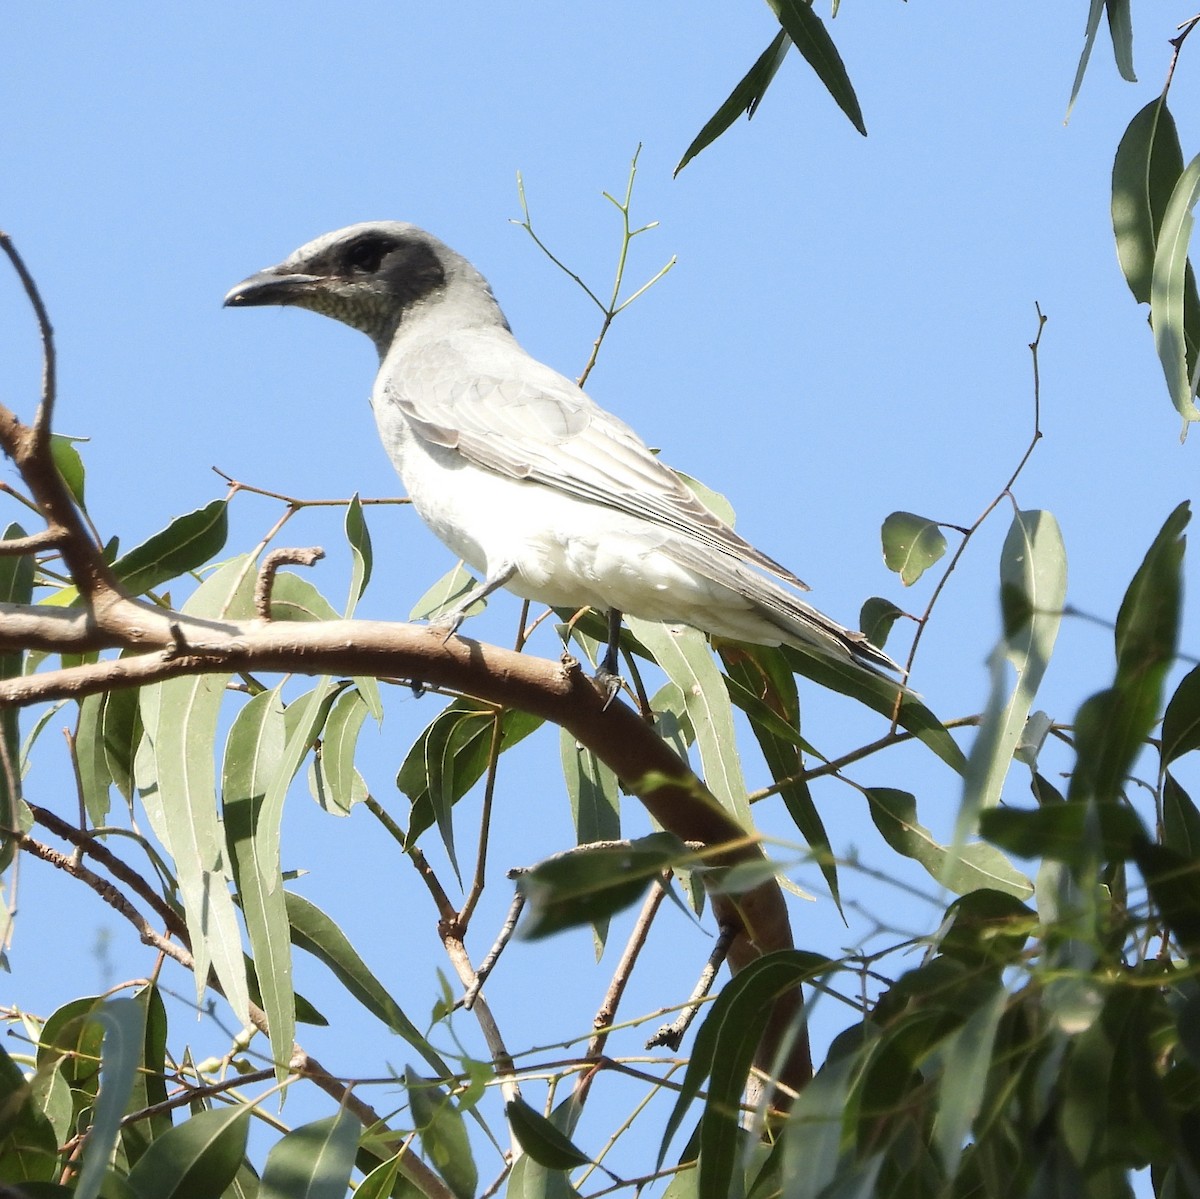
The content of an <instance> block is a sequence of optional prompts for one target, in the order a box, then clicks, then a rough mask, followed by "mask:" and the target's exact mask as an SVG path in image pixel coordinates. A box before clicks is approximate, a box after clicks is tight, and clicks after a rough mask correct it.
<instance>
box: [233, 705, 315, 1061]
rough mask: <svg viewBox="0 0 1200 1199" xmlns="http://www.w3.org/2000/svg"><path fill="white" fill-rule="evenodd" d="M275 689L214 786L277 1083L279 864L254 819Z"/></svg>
mask: <svg viewBox="0 0 1200 1199" xmlns="http://www.w3.org/2000/svg"><path fill="white" fill-rule="evenodd" d="M282 688H283V684H282V683H281V684H280V685H279V686H278V687H276V688H275V690H273V691H263V692H260V693H259V694H258V695H256V696H254V697H253V699H251V700H250V702H249V703H248V704H246V706H245V707H244V708H242V710H241V711H240V712H239V713H238V714H237V717H236V718H235V720H234V722H233V726H232V727H231V728H230V730H229V737H228V739H227V740H226V742H225V758H224V764H223V767H222V780H221V792H222V796H223V800H224V813H225V839H226V843H227V845H228V847H229V858H230V862H231V864H232V867H233V877H234V880H235V881H236V883H237V889H238V897H239V898H240V900H241V905H242V915H243V917H244V918H245V921H246V932H247V934H248V936H249V939H250V949H251V952H252V953H253V955H254V973H255V975H256V977H257V979H258V985H259V990H260V995H261V1002H262V1006H263V1008H264V1010H265V1011H266V1013H267V1024H268V1027H269V1028H270V1032H271V1045H272V1053H273V1057H274V1060H275V1074H276V1077H277V1078H278V1079H279V1080H280V1081H281V1082H282V1081H283V1079H284V1078H286V1077H287V1072H288V1060H289V1058H290V1056H291V1052H290V1051H291V1045H292V1040H293V1038H294V1037H295V1034H296V1004H295V997H294V990H293V982H292V955H291V952H290V949H289V945H288V918H287V909H286V907H285V905H284V898H283V888H282V886H281V885H280V876H279V861H278V858H277V857H273V856H272V853H271V849H270V844H269V839H264V838H263V837H261V836H260V830H262V824H261V820H260V817H261V814H262V808H263V800H264V797H265V795H266V792H267V788H268V786H269V785H270V781H271V779H272V778H274V777H275V774H276V772H277V771H278V770H279V767H280V763H281V762H282V760H283V752H284V746H285V744H286V734H285V731H284V714H283V698H282V695H281V692H282Z"/></svg>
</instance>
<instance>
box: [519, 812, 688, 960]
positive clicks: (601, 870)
mask: <svg viewBox="0 0 1200 1199" xmlns="http://www.w3.org/2000/svg"><path fill="white" fill-rule="evenodd" d="M694 857H695V855H694V854H692V852H691V851H690V850H689V849H687V847H686V846H685V845H684V844H683V842H682V841H680V840H679V838H678V837H676V836H674V835H673V834H672V833H650V834H649V835H648V836H645V837H638V838H637V839H636V840H634V841H630V842H629V843H628V844H625V845H599V846H593V847H586V846H585V847H584V848H582V849H578V850H576V851H574V852H573V853H569V854H562V855H560V856H558V857H554V858H550V859H549V860H547V861H545V862H540V863H539V864H538V865H536V866H534V867H533V868H532V869H531V870H527V871H525V872H524V873H523V874H521V875H519V876H518V878H517V887H518V889H519V890H520V891H521V893H522V894H523V895H524V896H525V898H526V904H525V915H524V917H523V919H522V922H521V930H520V935H521V936H522V937H523V938H525V939H526V940H537V939H539V938H541V937H548V936H550V935H552V934H553V933H556V932H560V931H561V930H562V929H565V928H571V927H573V926H575V925H579V924H592V923H594V922H595V921H597V920H601V919H605V918H607V917H608V916H611V915H613V913H615V912H618V911H620V910H621V909H622V908H626V907H629V906H630V905H631V904H633V903H636V902H637V900H638V899H639V898H640V897H641V895H642V894H643V893H644V892H645V890H646V888H647V886H649V884H650V882H651V881H652V880H653V879H655V878H657V877H658V876H659V875H661V874H662V873H663V871H664V870H668V869H671V868H672V867H674V866H676V865H679V864H681V863H683V864H688V865H691V864H694Z"/></svg>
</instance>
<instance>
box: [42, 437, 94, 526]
mask: <svg viewBox="0 0 1200 1199" xmlns="http://www.w3.org/2000/svg"><path fill="white" fill-rule="evenodd" d="M86 440H87V438H84V437H67V436H66V435H64V434H62V433H51V434H50V457H51V458H53V460H54V465H55V467H56V468H57V470H58V473H59V475H60V477H61V478H62V481H63V482H64V483H65V484H66V485H67V490H68V491H69V492H70V493H71V499H73V500H74V501H75V503H77V504H78V505H79V506H80V507H81V508H82V507H84V502H83V489H84V469H83V459H82V458H81V457H80V456H79V451H78V450H77V449H76V448H75V443H76V442H77V441H86Z"/></svg>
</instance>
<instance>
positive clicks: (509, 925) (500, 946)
mask: <svg viewBox="0 0 1200 1199" xmlns="http://www.w3.org/2000/svg"><path fill="white" fill-rule="evenodd" d="M524 910H525V895H524V892H522V891H514V892H513V898H512V903H510V904H509V905H508V914H507V915H506V916H505V917H504V923H503V924H502V925H501V926H500V931H499V932H498V933H497V934H496V940H495V942H494V943H493V944H492V947H491V949H489V950H488V952H487V956H486V957H485V958H484V959H483V961H482V962H480V963H479V969H478V970H477V971H476V972H475V978H474V980H473V981H472V983H471V985H470V986H469V987H468V988H467V993H466V994H465V995H464V996H463V997H462V1006H463V1007H464V1008H465V1009H466V1010H467V1011H468V1012H469V1011H470V1010H471V1007H472V1005H473V1004H474V1003H475V999H476V997H477V996H478V994H479V992H480V990H481V989H482V988H483V984H484V983H485V982H487V979H488V975H489V974H491V972H492V971H493V970H494V969H495V968H496V963H497V962H498V961H499V960H500V955H501V954H502V953H503V952H504V949H505V946H507V945H508V943H509V941H511V940H512V935H513V933H515V932H516V931H517V921H518V920H520V919H521V913H522V912H523V911H524Z"/></svg>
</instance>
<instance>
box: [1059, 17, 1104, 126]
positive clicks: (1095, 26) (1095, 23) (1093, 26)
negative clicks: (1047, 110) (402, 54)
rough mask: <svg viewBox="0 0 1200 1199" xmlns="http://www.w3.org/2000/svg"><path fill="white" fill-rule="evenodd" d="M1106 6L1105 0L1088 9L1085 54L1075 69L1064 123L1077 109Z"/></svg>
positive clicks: (1083, 53)
mask: <svg viewBox="0 0 1200 1199" xmlns="http://www.w3.org/2000/svg"><path fill="white" fill-rule="evenodd" d="M1104 4H1105V0H1091V6H1090V8H1089V9H1088V19H1087V31H1086V33H1085V34H1084V37H1083V52H1082V53H1081V54H1080V55H1079V65H1078V66H1077V67H1076V68H1075V82H1074V83H1072V84H1071V99H1070V100H1069V101H1067V115H1066V116H1065V117H1064V118H1063V121H1064V123H1065V122H1066V121H1069V120H1070V119H1071V109H1073V108H1074V107H1075V100H1076V98H1077V97H1078V95H1079V89H1080V87H1081V86H1082V84H1083V76H1084V74H1085V73H1086V71H1087V66H1088V60H1089V59H1090V58H1091V57H1092V46H1093V45H1094V44H1095V41H1096V33H1097V31H1098V30H1099V28H1100V18H1101V17H1102V16H1103V15H1104Z"/></svg>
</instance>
